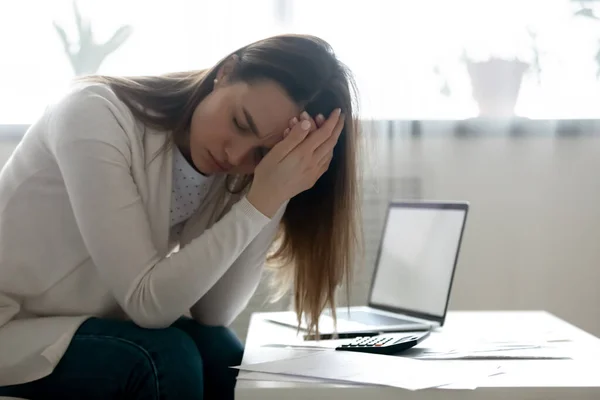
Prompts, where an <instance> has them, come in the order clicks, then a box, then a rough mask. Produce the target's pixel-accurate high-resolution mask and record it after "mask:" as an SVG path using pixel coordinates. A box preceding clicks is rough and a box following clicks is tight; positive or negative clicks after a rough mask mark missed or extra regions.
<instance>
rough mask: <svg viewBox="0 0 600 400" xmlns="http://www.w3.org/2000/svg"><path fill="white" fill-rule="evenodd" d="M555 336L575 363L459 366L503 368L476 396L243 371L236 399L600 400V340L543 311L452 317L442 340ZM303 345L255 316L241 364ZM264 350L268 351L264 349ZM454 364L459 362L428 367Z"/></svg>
mask: <svg viewBox="0 0 600 400" xmlns="http://www.w3.org/2000/svg"><path fill="white" fill-rule="evenodd" d="M517 330H518V331H520V332H524V334H525V335H527V333H528V332H529V333H530V334H534V333H536V332H542V331H544V332H548V331H552V332H553V334H556V335H559V336H561V337H568V338H569V339H570V340H571V342H570V343H565V344H564V345H568V346H571V347H573V348H574V349H576V350H577V351H576V353H577V356H576V357H575V359H573V360H509V361H498V360H494V361H487V360H464V361H458V362H460V363H481V365H484V364H485V363H494V364H495V365H498V364H500V365H502V366H503V368H504V369H505V370H506V371H507V372H506V373H505V374H502V375H497V376H493V377H490V378H488V380H487V381H485V382H482V383H480V385H479V387H478V388H477V389H476V390H450V389H427V390H420V391H408V390H403V389H398V388H389V387H376V386H350V385H336V384H331V383H299V382H296V383H293V382H275V381H250V380H243V377H244V375H245V374H246V372H244V371H240V375H239V378H238V382H237V385H236V399H265V400H267V399H286V400H296V399H311V400H312V399H328V400H331V399H344V400H354V399H356V400H365V399H368V400H372V399H399V398H401V399H442V398H443V399H450V400H452V399H490V400H495V399H544V400H546V399H600V339H598V338H596V337H595V336H593V335H590V334H588V333H587V332H585V331H583V330H581V329H579V328H577V327H575V326H573V325H571V324H569V323H567V322H565V321H563V320H561V319H559V318H557V317H555V316H554V315H552V314H549V313H546V312H543V311H510V312H502V311H492V312H449V314H448V317H447V319H446V324H445V326H444V328H443V329H442V330H441V332H440V333H434V334H433V335H441V334H446V335H449V334H452V335H454V334H460V333H461V332H469V333H471V334H472V333H473V331H476V332H477V333H479V332H481V334H482V335H484V334H485V332H495V336H497V335H498V334H497V333H498V332H507V335H512V336H513V337H514V336H515V333H516V332H517ZM287 338H289V340H290V341H293V340H298V341H299V342H300V341H301V339H299V338H297V337H296V331H295V329H292V328H288V327H284V326H280V325H277V324H273V323H271V322H269V321H266V320H264V314H262V313H255V314H253V316H252V319H251V321H250V328H249V331H248V336H247V339H246V351H245V354H244V359H243V361H242V363H243V364H247V363H253V362H258V361H269V360H265V359H264V351H263V352H262V353H261V348H260V346H261V345H263V344H267V343H277V342H279V343H281V342H282V340H284V339H285V340H287ZM262 350H264V349H262ZM427 362H454V363H456V362H457V361H427Z"/></svg>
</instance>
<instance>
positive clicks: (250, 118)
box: [242, 107, 260, 137]
mask: <svg viewBox="0 0 600 400" xmlns="http://www.w3.org/2000/svg"><path fill="white" fill-rule="evenodd" d="M242 111H244V115H245V116H246V119H247V120H248V125H250V130H251V131H252V132H254V134H255V135H256V136H259V137H260V132H259V131H258V128H257V127H256V124H255V123H254V119H253V118H252V115H250V113H249V112H248V110H246V108H244V107H242Z"/></svg>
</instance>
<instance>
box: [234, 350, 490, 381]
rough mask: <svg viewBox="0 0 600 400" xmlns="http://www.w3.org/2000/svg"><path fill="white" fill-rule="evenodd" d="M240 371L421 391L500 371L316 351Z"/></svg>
mask: <svg viewBox="0 0 600 400" xmlns="http://www.w3.org/2000/svg"><path fill="white" fill-rule="evenodd" d="M239 368H240V369H241V370H245V371H254V372H263V373H271V374H285V375H297V376H304V377H312V378H320V379H327V380H334V381H346V382H356V383H364V384H373V385H385V386H394V387H399V388H404V389H409V390H419V389H426V388H432V387H438V386H443V385H449V384H453V383H458V382H473V380H474V379H477V378H478V377H487V376H490V375H493V374H495V373H497V372H498V367H494V368H493V369H488V368H482V367H480V366H477V365H472V366H464V367H462V368H457V367H456V365H454V364H452V363H448V364H442V363H433V362H427V361H419V360H412V359H409V358H404V357H392V356H383V355H376V354H364V353H354V352H346V351H315V352H313V353H312V354H308V355H305V356H302V357H295V358H292V359H286V360H278V361H273V362H266V363H259V364H250V365H242V366H240V367H239Z"/></svg>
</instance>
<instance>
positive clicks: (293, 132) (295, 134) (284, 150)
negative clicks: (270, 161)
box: [265, 121, 310, 161]
mask: <svg viewBox="0 0 600 400" xmlns="http://www.w3.org/2000/svg"><path fill="white" fill-rule="evenodd" d="M309 131H310V123H309V122H308V121H302V122H300V123H298V124H296V125H294V127H293V128H292V129H290V131H289V132H288V134H287V135H286V137H285V138H284V139H283V140H282V141H280V142H279V143H277V144H276V145H275V146H273V148H272V149H271V151H269V153H268V154H267V156H265V157H269V156H271V157H275V159H276V160H277V161H280V160H282V159H283V158H285V156H287V155H288V154H289V153H290V152H291V151H292V150H294V149H295V148H296V147H297V146H298V145H299V144H300V143H302V142H303V141H304V139H305V138H306V136H307V135H308V133H309ZM271 154H272V155H271Z"/></svg>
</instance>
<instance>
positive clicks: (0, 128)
mask: <svg viewBox="0 0 600 400" xmlns="http://www.w3.org/2000/svg"><path fill="white" fill-rule="evenodd" d="M365 122H366V123H365V127H364V128H363V130H364V131H365V132H369V131H370V129H369V125H371V124H374V126H375V127H374V129H373V130H374V131H376V132H380V133H384V134H385V133H388V134H389V133H401V134H404V135H409V136H413V137H418V136H429V135H434V136H435V135H440V134H442V135H448V134H451V135H455V136H458V137H481V136H490V135H493V136H506V135H507V136H514V137H523V136H600V119H556V120H538V119H536V120H532V119H527V118H515V119H482V118H472V119H466V120H385V121H377V120H368V121H365ZM382 123H383V124H384V125H385V127H384V128H383V129H382V126H381V124H382ZM28 128H29V125H26V124H7V125H2V124H0V141H15V140H17V141H18V140H21V138H22V137H23V135H24V134H25V132H26V131H27V129H28ZM373 130H371V131H373Z"/></svg>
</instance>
